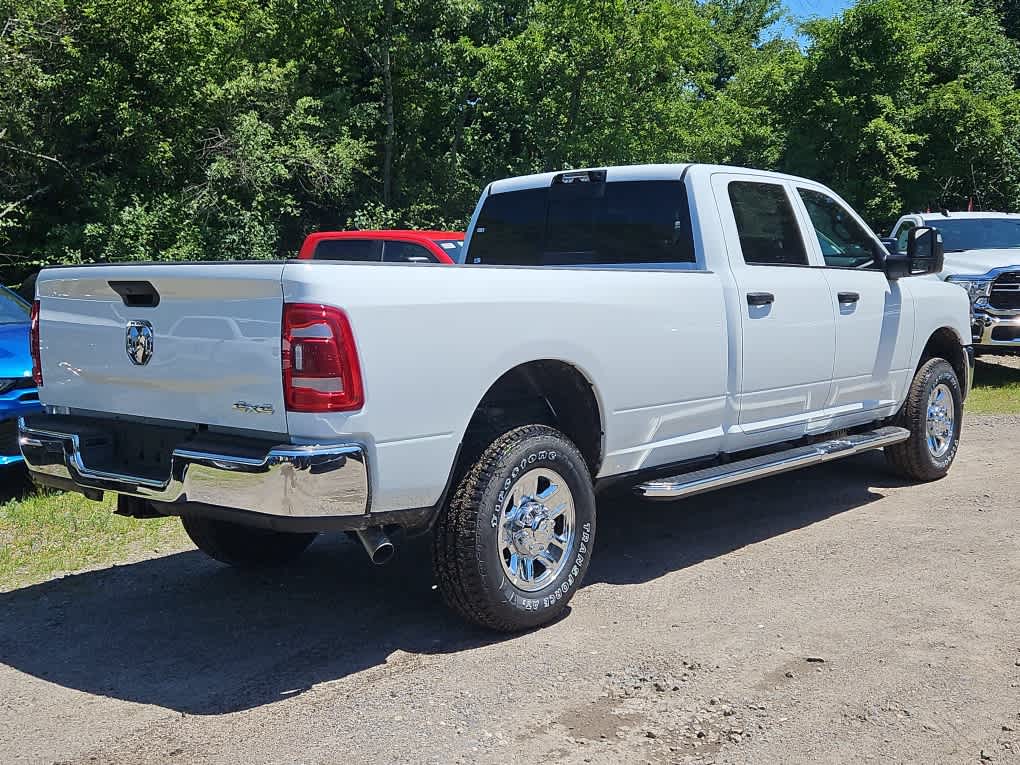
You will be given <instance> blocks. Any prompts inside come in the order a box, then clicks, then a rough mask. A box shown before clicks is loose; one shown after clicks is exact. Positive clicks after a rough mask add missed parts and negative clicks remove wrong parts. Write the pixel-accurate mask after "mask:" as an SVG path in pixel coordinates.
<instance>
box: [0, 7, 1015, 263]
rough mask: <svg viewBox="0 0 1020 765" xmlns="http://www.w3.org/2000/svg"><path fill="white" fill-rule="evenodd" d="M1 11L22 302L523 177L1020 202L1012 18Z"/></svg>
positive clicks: (0, 155) (4, 191)
mask: <svg viewBox="0 0 1020 765" xmlns="http://www.w3.org/2000/svg"><path fill="white" fill-rule="evenodd" d="M920 6H923V7H919V6H918V4H914V3H909V2H907V0H861V2H859V3H858V5H857V6H856V7H854V8H852V9H851V10H850V11H848V12H847V13H846V14H844V15H843V16H842V17H840V18H837V19H832V20H824V21H818V20H816V21H813V22H810V23H808V24H807V25H806V26H804V27H803V28H802V30H801V33H800V34H801V37H800V38H799V41H798V40H793V39H789V38H784V37H782V36H781V35H780V34H779V33H778V31H777V30H778V29H780V28H781V27H779V26H777V21H779V20H780V19H781V17H782V15H783V13H784V11H783V9H782V7H781V5H780V4H779V1H778V0H700V1H697V0H308V2H300V3H298V2H295V1H294V0H290V1H289V2H284V0H259V1H258V2H256V1H255V0H132V1H131V2H127V0H0V83H2V84H3V88H2V92H3V95H4V98H2V99H0V253H4V254H3V255H0V279H8V280H9V279H15V278H17V277H18V275H19V273H20V272H22V271H24V270H26V269H27V268H28V267H30V266H33V265H38V264H43V263H55V262H93V261H100V260H131V259H154V258H155V259H164V258H166V259H199V258H201V259H219V258H267V257H276V256H281V255H290V254H292V253H293V252H294V251H295V250H296V248H297V246H298V244H299V243H300V241H301V239H302V238H303V236H304V235H305V234H306V233H307V232H309V231H311V230H314V229H318V228H324V227H329V228H336V227H368V226H398V225H401V226H404V225H406V226H442V227H447V226H455V225H463V224H464V223H465V221H466V219H467V216H468V215H469V214H470V211H471V208H472V206H473V204H474V201H475V199H476V197H477V194H478V192H479V190H480V188H481V187H482V186H483V185H484V184H485V183H486V182H488V181H489V180H492V179H494V178H497V177H500V176H505V175H508V174H518V173H526V172H533V171H541V170H548V169H558V168H568V167H579V166H585V165H606V164H617V163H631V162H633V163H640V162H669V161H687V160H696V161H708V162H721V163H732V164H744V165H754V166H759V167H767V168H779V169H786V170H790V171H794V172H798V173H801V174H805V175H809V176H812V177H815V178H818V179H819V180H822V181H823V182H827V183H829V184H830V185H832V186H834V187H835V188H836V189H837V190H839V191H840V192H841V193H843V194H844V195H845V196H847V197H848V198H849V199H850V201H852V202H853V203H855V204H857V205H859V206H860V207H861V209H863V210H864V211H865V212H866V213H867V214H868V215H870V216H871V217H872V219H873V221H874V222H876V223H880V222H885V221H886V220H888V219H890V218H893V217H895V215H896V214H898V213H899V212H900V211H901V210H902V209H904V208H905V207H919V206H926V205H935V204H946V205H949V206H960V205H961V204H965V201H966V199H967V197H972V198H974V200H975V202H976V203H977V204H979V205H981V206H983V207H987V208H992V207H1011V208H1015V207H1016V206H1017V205H1018V203H1020V95H1018V91H1017V85H1018V83H1020V63H1018V61H1020V59H1018V53H1017V41H1016V40H1017V33H1018V27H1017V6H1016V3H1015V2H1013V0H940V2H939V3H933V4H930V5H929V4H920Z"/></svg>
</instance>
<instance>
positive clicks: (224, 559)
mask: <svg viewBox="0 0 1020 765" xmlns="http://www.w3.org/2000/svg"><path fill="white" fill-rule="evenodd" d="M181 523H183V524H184V530H185V531H186V532H187V533H188V536H189V537H191V541H192V542H194V543H195V546H196V547H197V548H198V549H199V550H201V551H202V552H204V553H205V554H206V555H208V556H209V557H210V558H214V559H215V560H218V561H220V563H226V564H227V565H229V566H237V567H238V568H262V567H270V566H282V565H283V564H285V563H290V562H291V561H293V560H295V559H296V558H297V557H298V556H299V555H301V553H303V552H304V551H305V550H306V549H307V548H308V545H310V544H311V543H312V541H313V540H314V539H315V537H316V536H317V535H316V534H292V533H287V532H283V531H272V530H270V529H258V528H252V527H250V526H241V525H239V524H236V523H228V522H227V521H217V520H212V519H210V518H199V517H195V516H188V515H185V516H182V517H181Z"/></svg>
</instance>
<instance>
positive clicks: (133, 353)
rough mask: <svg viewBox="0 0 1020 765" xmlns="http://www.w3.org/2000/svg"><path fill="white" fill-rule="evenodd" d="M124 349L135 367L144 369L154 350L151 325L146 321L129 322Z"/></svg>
mask: <svg viewBox="0 0 1020 765" xmlns="http://www.w3.org/2000/svg"><path fill="white" fill-rule="evenodd" d="M126 332H127V337H126V339H125V342H124V349H125V350H126V351H127V355H128V358H129V359H131V363H132V364H134V365H135V366H139V367H144V366H145V365H146V364H148V363H149V359H151V358H152V351H153V349H154V343H153V335H152V325H151V324H149V322H147V321H129V322H128V325H127V330H126Z"/></svg>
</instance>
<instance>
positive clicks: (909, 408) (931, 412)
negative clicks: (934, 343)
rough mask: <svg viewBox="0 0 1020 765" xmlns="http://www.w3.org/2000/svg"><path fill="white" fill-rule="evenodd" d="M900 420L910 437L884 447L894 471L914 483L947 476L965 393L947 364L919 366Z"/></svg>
mask: <svg viewBox="0 0 1020 765" xmlns="http://www.w3.org/2000/svg"><path fill="white" fill-rule="evenodd" d="M897 420H898V422H897V424H898V425H900V426H901V427H904V428H906V429H907V430H909V431H910V438H909V439H907V440H906V441H904V442H903V443H900V444H896V445H895V446H887V447H886V448H885V456H886V460H887V461H888V462H889V464H890V465H891V466H892V468H893V469H894V470H896V472H897V473H899V474H900V475H902V476H904V477H906V478H910V479H912V480H915V481H934V480H936V479H938V478H942V477H943V476H944V475H945V474H946V473H948V472H949V467H950V465H952V464H953V460H954V459H955V458H956V451H957V449H958V448H959V445H960V428H961V426H962V425H963V390H962V389H961V387H960V381H959V379H958V378H957V376H956V372H955V371H954V369H953V367H952V365H951V364H950V363H949V362H948V361H946V360H945V359H938V358H936V359H929V360H928V361H926V362H925V363H924V364H922V365H921V366H920V368H919V369H918V370H917V372H916V373H915V374H914V379H913V381H912V382H911V384H910V391H909V392H908V393H907V400H906V402H905V403H904V404H903V408H902V409H901V410H900V413H899V415H897Z"/></svg>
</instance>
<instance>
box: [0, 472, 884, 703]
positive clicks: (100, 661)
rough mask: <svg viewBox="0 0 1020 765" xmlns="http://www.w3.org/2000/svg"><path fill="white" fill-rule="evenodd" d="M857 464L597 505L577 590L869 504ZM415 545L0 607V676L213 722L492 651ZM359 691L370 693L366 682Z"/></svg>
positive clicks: (207, 567)
mask: <svg viewBox="0 0 1020 765" xmlns="http://www.w3.org/2000/svg"><path fill="white" fill-rule="evenodd" d="M869 485H871V486H892V485H897V483H896V482H895V480H893V479H891V477H890V476H889V474H888V473H887V472H885V470H884V469H883V468H882V466H881V456H880V455H865V456H863V457H858V458H854V459H852V460H847V461H844V462H836V463H833V464H832V465H828V466H825V467H821V468H815V469H810V470H807V471H802V472H800V473H799V474H798V473H794V474H791V475H789V476H785V477H780V478H773V479H769V480H767V481H759V482H757V483H754V484H747V485H745V486H741V487H736V488H733V489H729V490H726V491H723V492H717V493H715V494H708V495H703V496H701V497H696V498H693V499H690V500H687V501H685V502H683V503H679V504H672V505H671V504H651V503H646V502H638V501H634V500H632V499H630V498H612V499H610V498H605V499H603V500H602V501H601V502H600V515H599V529H598V540H599V541H598V542H597V552H596V555H595V556H594V558H593V563H592V569H591V571H590V572H589V575H588V583H589V584H591V583H595V582H604V583H610V584H622V583H628V584H629V583H635V582H644V581H649V580H652V579H656V578H658V577H659V576H662V575H663V574H666V573H668V572H671V571H676V570H679V569H683V568H685V567H687V566H690V565H693V564H695V563H698V562H700V561H703V560H706V559H710V558H714V557H718V556H720V555H725V554H727V553H729V552H731V551H733V550H735V549H738V548H741V547H744V546H746V545H749V544H753V543H755V542H758V541H761V540H763V539H768V538H770V537H774V536H777V535H780V534H783V533H786V532H789V531H792V530H795V529H798V528H801V527H803V526H807V525H810V524H812V523H816V522H818V521H821V520H824V519H825V518H828V517H830V516H833V515H836V514H838V513H842V512H845V511H847V510H852V509H855V508H859V507H861V506H863V505H866V504H868V503H869V502H872V501H874V500H875V499H878V498H879V497H880V495H878V494H875V493H873V492H872V491H870V490H869V489H868V486H869ZM430 570H431V569H430V563H429V545H428V540H427V539H418V540H412V541H411V542H409V543H408V544H407V546H405V548H404V549H402V550H401V551H400V554H398V556H397V557H396V558H395V560H394V561H393V563H391V564H390V565H388V566H385V567H382V568H375V567H373V566H371V565H370V564H369V563H368V561H367V560H366V559H365V555H364V553H363V552H362V551H361V549H360V547H358V546H356V544H355V543H352V542H351V541H349V540H348V539H347V538H346V537H344V536H342V535H331V536H327V537H323V538H321V539H320V540H318V541H317V542H316V544H314V545H313V546H312V547H311V548H310V550H309V551H308V553H307V554H306V555H305V556H304V557H303V558H302V559H301V561H300V562H299V563H297V564H296V565H294V566H291V567H289V568H287V569H282V570H277V571H274V572H271V573H252V572H244V571H238V570H233V569H229V568H225V567H223V566H220V565H219V564H216V563H214V562H212V561H210V560H209V559H207V558H206V557H205V556H204V555H202V554H201V553H199V552H185V553H179V554H175V555H169V556H166V557H162V558H155V559H152V560H146V561H142V562H139V563H134V564H130V565H125V566H116V567H113V568H110V569H105V570H101V571H93V572H86V573H82V574H77V575H73V576H68V577H65V578H62V579H57V580H53V581H50V582H45V583H43V584H39V585H35V586H31V587H26V588H24V589H21V590H16V591H14V592H10V593H5V594H0V662H2V663H4V664H6V665H9V666H11V667H13V668H15V669H17V670H19V671H21V672H25V673H28V674H30V675H33V676H35V677H39V678H43V679H45V680H47V681H49V682H52V683H56V684H58V685H61V686H65V687H67V688H72V689H76V690H80V691H85V692H87V693H92V694H98V695H101V696H109V697H112V698H117V699H123V700H128V701H135V702H141V703H145V704H156V705H158V706H162V707H166V708H170V709H174V710H177V711H180V712H182V713H187V714H200V715H204V714H220V713H225V712H231V711H237V710H242V709H250V708H252V707H257V706H261V705H264V704H270V703H272V702H275V701H279V700H281V699H283V698H287V697H290V696H293V695H295V694H299V693H302V692H303V691H305V690H307V689H309V688H311V687H312V686H313V685H315V684H317V683H322V682H328V681H331V680H336V679H338V678H342V677H345V676H347V675H350V674H353V673H356V672H360V671H363V670H366V669H371V668H373V667H381V666H383V665H386V664H387V660H388V658H389V663H390V664H391V665H395V668H399V664H400V661H401V658H400V656H399V655H398V656H397V657H393V656H392V655H393V653H394V652H395V651H398V650H399V651H403V652H406V653H408V654H412V655H414V654H417V655H429V654H443V653H452V652H457V651H462V650H466V649H469V648H473V647H476V646H480V645H485V644H490V643H493V642H497V641H500V640H511V639H512V638H507V637H504V636H499V635H494V634H491V633H487V632H482V631H479V630H477V629H473V628H471V627H468V626H466V625H464V624H463V623H462V622H460V621H459V620H458V619H457V618H456V617H454V616H453V615H451V614H450V613H448V612H447V611H446V609H445V608H443V606H442V603H441V600H440V598H439V596H438V593H437V592H436V591H435V590H434V589H433V588H432V580H431V576H430ZM368 681H370V680H368Z"/></svg>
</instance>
